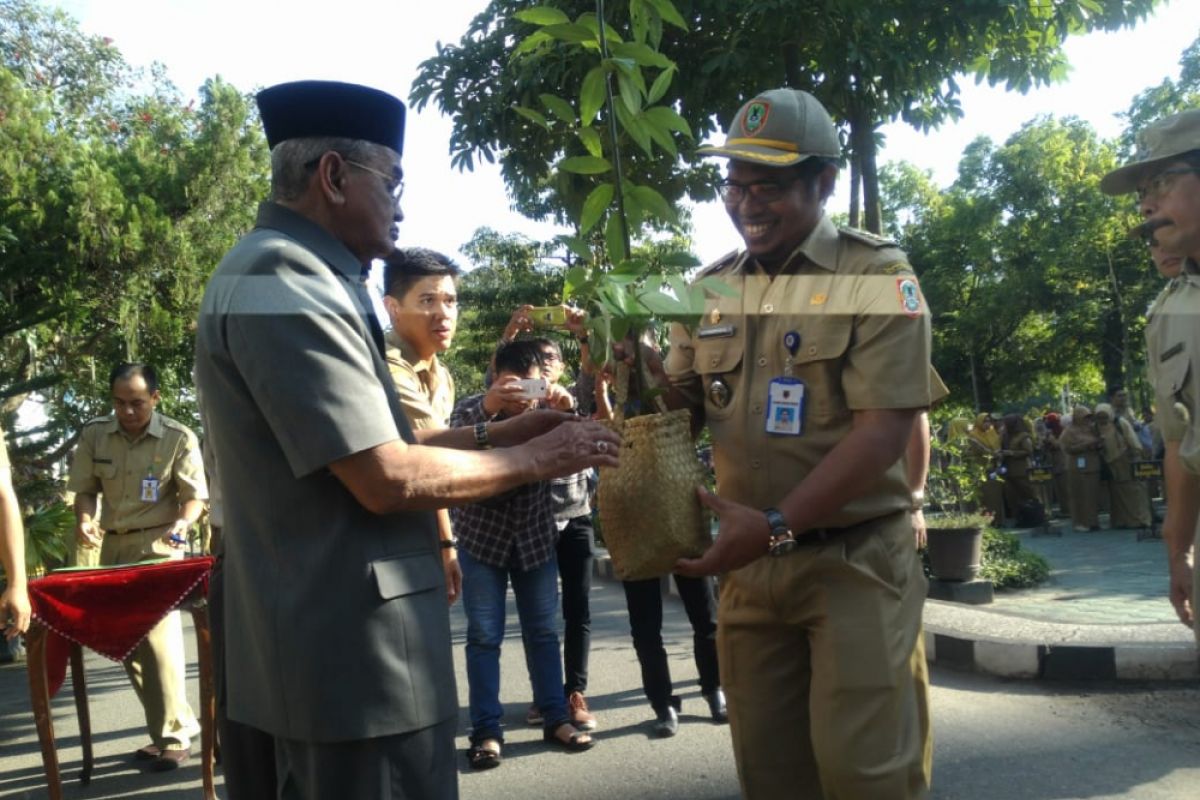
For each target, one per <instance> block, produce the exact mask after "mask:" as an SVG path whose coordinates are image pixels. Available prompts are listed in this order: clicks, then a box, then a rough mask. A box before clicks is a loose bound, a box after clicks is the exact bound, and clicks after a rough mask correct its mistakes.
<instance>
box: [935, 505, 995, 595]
mask: <svg viewBox="0 0 1200 800" xmlns="http://www.w3.org/2000/svg"><path fill="white" fill-rule="evenodd" d="M991 522H992V519H991V517H989V516H987V515H986V514H980V513H977V512H967V513H962V512H956V511H952V512H949V513H941V514H930V515H929V516H928V517H926V519H925V527H926V533H927V535H928V540H927V541H928V544H927V545H926V547H927V548H928V552H929V569H930V572H932V573H933V575H934V577H936V578H938V579H940V580H943V581H973V580H975V579H976V578H978V577H979V567H980V561H981V560H982V558H983V532H984V530H985V529H986V528H988V527H990V525H991Z"/></svg>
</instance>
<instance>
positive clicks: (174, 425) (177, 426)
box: [158, 414, 192, 434]
mask: <svg viewBox="0 0 1200 800" xmlns="http://www.w3.org/2000/svg"><path fill="white" fill-rule="evenodd" d="M158 418H159V419H160V420H162V426H163V427H164V428H170V429H171V430H173V431H179V432H180V433H183V434H188V433H191V432H192V429H191V428H189V427H188V426H187V425H184V424H183V423H182V422H180V421H179V420H175V419H171V418H170V417H164V416H163V415H162V414H159V415H158Z"/></svg>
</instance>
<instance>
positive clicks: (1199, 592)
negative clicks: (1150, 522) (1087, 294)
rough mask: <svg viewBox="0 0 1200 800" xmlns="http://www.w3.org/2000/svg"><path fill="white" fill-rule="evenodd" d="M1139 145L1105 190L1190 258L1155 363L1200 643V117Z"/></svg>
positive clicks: (1176, 588)
mask: <svg viewBox="0 0 1200 800" xmlns="http://www.w3.org/2000/svg"><path fill="white" fill-rule="evenodd" d="M1137 142H1138V154H1137V158H1136V159H1135V160H1134V161H1133V162H1131V163H1129V164H1126V165H1124V166H1122V167H1120V168H1119V169H1116V170H1113V171H1112V172H1110V173H1109V174H1108V175H1105V176H1104V178H1103V180H1101V181H1100V188H1101V190H1102V191H1104V192H1106V193H1108V194H1125V193H1127V192H1137V195H1138V208H1139V210H1140V211H1141V214H1142V216H1143V217H1144V218H1145V221H1144V222H1143V223H1142V224H1141V225H1139V226H1138V227H1137V228H1135V229H1134V233H1136V234H1138V235H1140V236H1143V237H1145V238H1146V239H1147V241H1148V242H1149V243H1150V245H1151V247H1152V248H1154V249H1155V250H1156V252H1157V253H1158V255H1160V256H1164V257H1165V256H1170V255H1171V254H1176V255H1181V256H1183V264H1182V266H1181V267H1180V269H1179V272H1178V273H1177V274H1175V275H1174V276H1173V277H1171V278H1170V282H1169V283H1168V284H1167V286H1166V287H1165V288H1164V289H1163V290H1162V292H1161V293H1160V294H1159V296H1158V298H1157V299H1156V300H1155V301H1154V303H1153V304H1152V305H1151V307H1150V313H1149V314H1148V320H1147V323H1146V359H1147V362H1148V365H1149V373H1150V381H1151V383H1153V384H1154V394H1155V399H1156V402H1157V404H1158V417H1157V421H1158V423H1159V424H1160V425H1161V427H1162V433H1163V439H1164V441H1165V443H1166V455H1165V456H1164V458H1163V473H1164V478H1165V482H1166V496H1167V515H1166V519H1165V520H1164V521H1163V540H1164V541H1165V542H1166V545H1167V557H1168V569H1169V576H1170V598H1171V603H1172V605H1174V606H1175V611H1176V613H1177V614H1178V615H1179V619H1180V621H1182V622H1183V624H1184V625H1188V626H1189V627H1191V628H1192V629H1193V631H1195V632H1196V636H1197V641H1200V623H1198V622H1197V613H1196V612H1197V609H1196V603H1197V599H1198V598H1200V570H1196V569H1195V568H1194V558H1195V556H1194V554H1190V553H1189V551H1191V550H1192V549H1193V545H1194V542H1195V541H1196V539H1197V528H1198V527H1200V109H1192V110H1190V111H1184V112H1182V113H1180V114H1175V115H1172V116H1170V117H1166V118H1164V119H1161V120H1159V121H1158V122H1155V123H1152V124H1150V125H1147V126H1146V127H1145V129H1143V130H1142V131H1140V132H1139V133H1138V136H1137Z"/></svg>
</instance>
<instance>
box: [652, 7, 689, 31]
mask: <svg viewBox="0 0 1200 800" xmlns="http://www.w3.org/2000/svg"><path fill="white" fill-rule="evenodd" d="M647 2H648V3H650V5H652V6H654V8H655V10H656V11H658V13H659V14H660V15H662V18H663V20H664V21H665V22H669V23H671V24H672V25H674V26H675V27H676V28H679V29H680V30H684V31H686V30H687V29H688V26H687V23H686V22H684V21H683V17H681V16H679V12H678V11H676V10H675V6H674V5H673V4H672V3H671V0H647Z"/></svg>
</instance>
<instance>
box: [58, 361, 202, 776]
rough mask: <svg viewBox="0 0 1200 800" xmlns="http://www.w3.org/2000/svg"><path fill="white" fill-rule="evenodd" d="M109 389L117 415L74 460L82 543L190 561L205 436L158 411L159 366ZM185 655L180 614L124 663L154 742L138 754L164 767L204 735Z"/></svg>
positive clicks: (107, 558) (104, 560) (106, 562)
mask: <svg viewBox="0 0 1200 800" xmlns="http://www.w3.org/2000/svg"><path fill="white" fill-rule="evenodd" d="M109 386H110V387H111V390H112V398H113V410H114V413H113V415H112V416H108V417H101V418H99V419H94V420H92V421H90V422H88V423H87V425H86V426H84V429H83V433H82V434H81V435H80V438H79V445H78V446H77V447H76V449H75V455H74V458H73V459H72V461H71V474H70V478H69V479H68V481H67V488H68V489H69V490H71V491H73V492H75V493H76V494H75V519H76V529H75V535H76V538H77V540H78V541H77V544H79V545H86V546H88V547H92V548H99V553H100V558H99V561H100V564H101V565H102V566H114V565H117V564H133V563H136V562H138V561H143V560H146V559H156V558H163V557H167V558H182V557H183V547H184V543H185V541H186V538H187V533H188V530H189V529H190V528H191V527H192V525H193V524H195V522H196V520H197V519H198V518H199V517H200V514H201V512H202V511H203V509H204V501H205V499H207V497H208V490H207V487H206V485H205V481H204V467H203V464H202V462H201V457H200V445H199V443H198V442H197V440H196V435H195V434H194V433H192V431H191V430H189V429H188V428H187V427H185V426H184V425H181V424H180V423H178V422H176V421H175V420H173V419H168V418H167V417H164V416H162V415H161V414H159V413H158V412H157V411H156V410H155V407H156V406H157V405H158V401H159V394H158V378H157V375H156V374H155V371H154V368H153V367H150V366H148V365H145V364H121V365H119V366H117V367H115V368H114V369H113V371H112V373H111V374H110V375H109ZM97 495H100V496H101V497H102V500H101V503H100V514H99V517H98V518H97V515H96V510H97V500H96V497H97ZM184 661H185V657H184V653H183V627H182V624H181V622H180V619H179V612H178V611H173V612H171V613H170V614H168V615H167V616H166V617H165V618H164V619H163V620H162V622H160V623H159V624H158V625H156V626H155V627H154V628H153V630H151V631H150V634H149V635H148V636H147V637H146V638H145V639H144V640H143V641H142V642H141V644H139V645H138V646H137V648H136V649H135V650H134V651H133V653H132V654H131V655H130V656H129V658H128V659H126V660H125V671H126V673H127V674H128V675H129V680H130V682H131V683H132V684H133V688H134V691H135V692H137V696H138V699H139V700H140V701H141V702H142V706H143V708H144V709H145V712H146V725H147V727H148V728H149V731H150V739H151V743H150V745H148V746H146V747H143V748H141V749H139V750H138V751H137V752H136V757H137V758H139V759H141V760H146V761H149V762H150V768H151V769H153V770H155V771H164V770H169V769H174V768H176V767H178V766H179V765H180V764H181V763H183V762H184V761H186V760H187V758H188V756H189V753H190V751H189V747H190V738H191V737H192V736H195V735H196V734H197V733H199V731H200V726H199V724H198V723H197V722H196V716H195V714H193V713H192V709H191V707H190V706H189V705H188V702H187V698H186V696H185V694H184Z"/></svg>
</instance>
